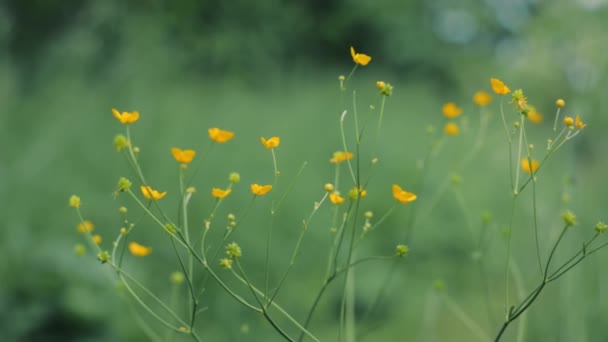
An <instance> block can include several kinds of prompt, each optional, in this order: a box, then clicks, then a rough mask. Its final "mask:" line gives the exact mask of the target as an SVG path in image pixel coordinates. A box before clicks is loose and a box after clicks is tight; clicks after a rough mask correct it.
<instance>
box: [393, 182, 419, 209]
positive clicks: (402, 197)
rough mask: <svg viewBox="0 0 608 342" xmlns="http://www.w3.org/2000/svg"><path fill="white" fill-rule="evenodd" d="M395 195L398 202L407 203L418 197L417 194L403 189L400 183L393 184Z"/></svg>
mask: <svg viewBox="0 0 608 342" xmlns="http://www.w3.org/2000/svg"><path fill="white" fill-rule="evenodd" d="M393 197H394V198H395V199H396V200H397V202H399V203H402V204H407V203H410V202H413V201H415V200H416V198H418V196H416V194H414V193H412V192H407V191H405V190H403V189H402V188H401V187H400V186H399V185H397V184H393Z"/></svg>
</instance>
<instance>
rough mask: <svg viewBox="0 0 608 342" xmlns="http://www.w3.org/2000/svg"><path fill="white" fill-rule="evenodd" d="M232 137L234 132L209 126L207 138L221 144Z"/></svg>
mask: <svg viewBox="0 0 608 342" xmlns="http://www.w3.org/2000/svg"><path fill="white" fill-rule="evenodd" d="M233 137H234V132H230V131H224V130H222V129H219V128H215V127H214V128H209V138H211V140H213V141H215V142H216V143H220V144H223V143H225V142H227V141H228V140H230V139H232V138H233Z"/></svg>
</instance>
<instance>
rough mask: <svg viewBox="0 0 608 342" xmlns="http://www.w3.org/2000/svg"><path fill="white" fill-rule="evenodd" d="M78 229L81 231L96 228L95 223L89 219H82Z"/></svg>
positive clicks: (89, 230)
mask: <svg viewBox="0 0 608 342" xmlns="http://www.w3.org/2000/svg"><path fill="white" fill-rule="evenodd" d="M76 230H78V232H79V233H85V232H92V231H93V230H95V225H93V222H91V221H89V220H86V221H82V222H81V223H79V224H78V226H76Z"/></svg>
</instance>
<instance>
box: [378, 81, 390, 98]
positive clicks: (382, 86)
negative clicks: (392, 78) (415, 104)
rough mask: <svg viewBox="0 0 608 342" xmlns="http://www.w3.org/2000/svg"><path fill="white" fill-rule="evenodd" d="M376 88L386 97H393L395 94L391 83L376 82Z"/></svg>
mask: <svg viewBox="0 0 608 342" xmlns="http://www.w3.org/2000/svg"><path fill="white" fill-rule="evenodd" d="M376 87H377V88H378V89H379V90H380V94H382V95H384V96H391V94H392V93H393V86H392V85H390V83H386V82H384V81H378V82H376Z"/></svg>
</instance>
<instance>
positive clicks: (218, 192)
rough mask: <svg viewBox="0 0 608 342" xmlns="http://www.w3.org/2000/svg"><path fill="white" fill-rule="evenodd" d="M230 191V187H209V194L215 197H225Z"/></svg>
mask: <svg viewBox="0 0 608 342" xmlns="http://www.w3.org/2000/svg"><path fill="white" fill-rule="evenodd" d="M231 192H232V190H231V189H226V190H222V189H219V188H213V189H211V196H213V197H215V198H217V199H222V198H225V197H226V196H228V195H230V193H231Z"/></svg>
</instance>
